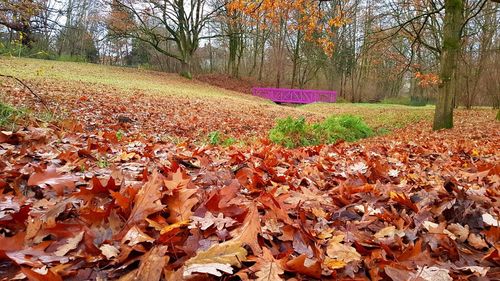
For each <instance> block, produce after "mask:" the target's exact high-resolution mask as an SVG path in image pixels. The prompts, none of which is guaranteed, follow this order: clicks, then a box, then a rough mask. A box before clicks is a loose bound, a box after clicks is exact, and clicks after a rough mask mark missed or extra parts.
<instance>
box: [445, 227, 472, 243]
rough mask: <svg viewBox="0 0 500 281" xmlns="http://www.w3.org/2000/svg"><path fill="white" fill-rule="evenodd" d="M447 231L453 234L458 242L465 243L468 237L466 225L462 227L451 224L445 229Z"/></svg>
mask: <svg viewBox="0 0 500 281" xmlns="http://www.w3.org/2000/svg"><path fill="white" fill-rule="evenodd" d="M446 229H447V230H448V231H450V232H451V233H453V235H454V236H455V237H457V240H458V241H460V242H465V240H467V237H469V226H468V225H466V226H465V227H464V226H462V225H461V224H458V223H452V224H450V225H448V227H447V228H446Z"/></svg>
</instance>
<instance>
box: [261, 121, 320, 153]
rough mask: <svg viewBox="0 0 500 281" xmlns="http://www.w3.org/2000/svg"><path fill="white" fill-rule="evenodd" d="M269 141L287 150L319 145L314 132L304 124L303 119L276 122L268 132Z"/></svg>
mask: <svg viewBox="0 0 500 281" xmlns="http://www.w3.org/2000/svg"><path fill="white" fill-rule="evenodd" d="M269 139H270V140H271V141H272V142H274V143H277V144H280V145H283V146H286V147H288V148H293V147H297V146H308V145H317V144H319V139H318V138H317V135H316V133H315V131H314V130H313V128H312V127H311V126H310V125H308V124H307V123H306V120H305V118H304V117H301V118H297V119H294V118H292V117H288V118H286V119H281V120H278V123H277V124H276V126H275V127H274V128H272V129H271V131H270V132H269Z"/></svg>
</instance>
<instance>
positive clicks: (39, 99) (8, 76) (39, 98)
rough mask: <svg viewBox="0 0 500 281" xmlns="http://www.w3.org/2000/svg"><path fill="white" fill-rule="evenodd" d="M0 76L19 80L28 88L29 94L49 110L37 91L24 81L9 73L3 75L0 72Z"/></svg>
mask: <svg viewBox="0 0 500 281" xmlns="http://www.w3.org/2000/svg"><path fill="white" fill-rule="evenodd" d="M0 77H6V78H11V79H14V80H16V81H17V82H19V83H20V84H21V85H23V86H24V87H25V88H26V89H28V90H29V91H30V92H31V94H32V95H33V96H35V97H36V98H37V99H38V101H39V102H40V103H41V104H42V105H43V106H44V107H45V109H47V111H49V112H50V108H49V106H48V105H47V103H46V102H45V100H44V99H43V98H42V97H41V96H40V95H38V94H37V93H35V92H34V91H33V90H32V89H31V88H30V87H29V86H28V85H27V84H26V83H24V82H23V81H22V80H21V79H19V78H17V77H14V76H11V75H5V74H0Z"/></svg>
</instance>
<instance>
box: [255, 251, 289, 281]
mask: <svg viewBox="0 0 500 281" xmlns="http://www.w3.org/2000/svg"><path fill="white" fill-rule="evenodd" d="M250 269H251V270H252V271H254V272H255V275H256V276H257V279H256V280H258V281H281V280H283V278H281V277H280V275H282V274H284V273H285V271H284V270H283V267H282V265H281V264H280V263H279V262H278V261H277V260H276V259H274V257H273V255H272V253H271V251H270V250H269V249H267V248H264V249H263V255H262V257H259V258H258V259H257V262H256V263H255V264H254V265H253V266H252V267H251V268H250Z"/></svg>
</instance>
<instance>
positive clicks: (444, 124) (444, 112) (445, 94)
mask: <svg viewBox="0 0 500 281" xmlns="http://www.w3.org/2000/svg"><path fill="white" fill-rule="evenodd" d="M463 1H464V0H445V16H444V34H443V47H442V51H441V70H440V72H441V74H440V76H441V77H440V78H441V85H440V86H439V91H438V95H439V96H438V99H437V103H436V111H435V114H434V126H433V129H434V130H439V129H449V128H452V127H453V98H454V94H453V84H454V82H455V81H454V74H455V71H456V69H457V60H458V53H459V51H460V38H461V28H462V24H463V18H462V16H463V8H464V3H463Z"/></svg>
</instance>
